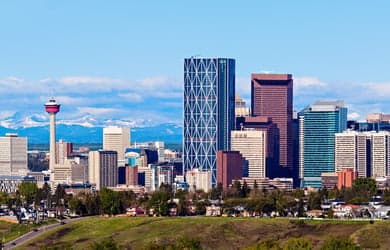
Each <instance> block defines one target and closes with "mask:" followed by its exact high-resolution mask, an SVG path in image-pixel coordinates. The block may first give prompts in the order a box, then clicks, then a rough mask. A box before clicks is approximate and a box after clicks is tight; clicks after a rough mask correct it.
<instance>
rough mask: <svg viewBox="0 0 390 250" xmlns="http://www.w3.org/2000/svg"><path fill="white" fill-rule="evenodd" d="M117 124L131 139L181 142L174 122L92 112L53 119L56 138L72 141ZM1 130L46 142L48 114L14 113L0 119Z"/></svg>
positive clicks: (97, 135)
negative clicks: (109, 116)
mask: <svg viewBox="0 0 390 250" xmlns="http://www.w3.org/2000/svg"><path fill="white" fill-rule="evenodd" d="M106 126H121V127H130V128H131V141H138V142H142V141H153V140H160V141H166V142H172V143H181V140H182V126H181V124H175V123H163V124H155V123H153V121H150V120H149V121H148V120H141V119H140V120H135V121H131V120H113V119H106V120H98V119H96V118H94V117H93V116H92V115H86V116H83V117H79V118H77V119H71V120H70V119H69V120H57V139H64V140H66V141H71V142H75V143H85V142H101V141H102V136H103V127H106ZM5 133H18V134H19V136H26V137H28V141H29V143H47V142H48V140H49V117H48V116H46V115H40V114H32V115H30V116H26V117H24V116H22V115H21V114H19V113H15V114H13V115H12V116H9V117H5V118H3V119H0V136H2V135H4V134H5Z"/></svg>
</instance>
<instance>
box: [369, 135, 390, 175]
mask: <svg viewBox="0 0 390 250" xmlns="http://www.w3.org/2000/svg"><path fill="white" fill-rule="evenodd" d="M371 174H372V176H373V177H384V176H388V175H389V174H390V132H388V131H380V132H378V133H372V135H371Z"/></svg>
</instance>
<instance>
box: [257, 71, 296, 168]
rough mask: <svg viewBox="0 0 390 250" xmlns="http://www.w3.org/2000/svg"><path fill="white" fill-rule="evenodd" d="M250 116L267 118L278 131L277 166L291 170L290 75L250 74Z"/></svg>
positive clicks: (291, 102) (291, 107) (291, 86)
mask: <svg viewBox="0 0 390 250" xmlns="http://www.w3.org/2000/svg"><path fill="white" fill-rule="evenodd" d="M251 88H252V89H251V90H252V91H251V92H252V93H251V94H252V116H268V117H270V118H271V119H272V122H273V123H275V124H276V126H277V128H278V130H279V164H280V166H281V167H287V168H288V169H290V170H291V169H292V167H293V148H292V147H293V145H292V114H293V79H292V75H290V74H252V81H251Z"/></svg>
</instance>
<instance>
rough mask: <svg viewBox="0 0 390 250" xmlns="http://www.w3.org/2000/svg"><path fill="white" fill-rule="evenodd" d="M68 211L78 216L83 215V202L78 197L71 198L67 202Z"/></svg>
mask: <svg viewBox="0 0 390 250" xmlns="http://www.w3.org/2000/svg"><path fill="white" fill-rule="evenodd" d="M69 209H70V211H72V212H73V213H76V214H78V215H81V216H82V215H83V210H84V205H83V202H82V201H81V200H80V199H79V198H78V197H72V198H71V199H70V200H69Z"/></svg>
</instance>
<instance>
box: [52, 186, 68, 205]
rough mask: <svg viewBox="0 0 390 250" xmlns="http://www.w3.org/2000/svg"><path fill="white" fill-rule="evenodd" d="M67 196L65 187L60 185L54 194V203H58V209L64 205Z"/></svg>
mask: <svg viewBox="0 0 390 250" xmlns="http://www.w3.org/2000/svg"><path fill="white" fill-rule="evenodd" d="M65 196H66V193H65V189H64V187H63V186H62V185H61V184H58V185H57V188H56V191H55V193H54V202H55V203H56V206H57V208H58V207H62V206H63V205H64V202H65Z"/></svg>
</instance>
